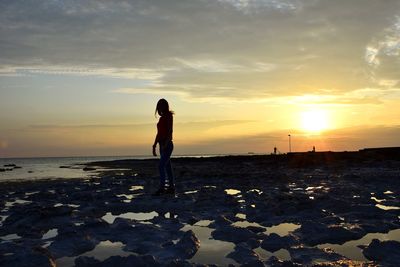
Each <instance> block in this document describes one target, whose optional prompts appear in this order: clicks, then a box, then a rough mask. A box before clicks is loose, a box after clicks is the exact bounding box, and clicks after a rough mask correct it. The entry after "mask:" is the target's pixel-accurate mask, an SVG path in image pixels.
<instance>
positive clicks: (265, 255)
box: [254, 247, 292, 261]
mask: <svg viewBox="0 0 400 267" xmlns="http://www.w3.org/2000/svg"><path fill="white" fill-rule="evenodd" d="M254 252H255V253H257V255H258V256H259V257H260V259H261V260H263V261H265V260H268V259H269V258H270V257H272V256H275V257H277V258H278V259H280V260H282V261H289V260H291V259H292V258H291V257H290V253H289V251H287V250H286V249H280V250H278V251H275V252H269V251H267V250H265V249H263V248H261V247H258V248H256V249H254Z"/></svg>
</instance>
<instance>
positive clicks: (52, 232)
mask: <svg viewBox="0 0 400 267" xmlns="http://www.w3.org/2000/svg"><path fill="white" fill-rule="evenodd" d="M57 235H58V229H57V228H53V229H50V230H49V231H47V233H45V234H44V235H43V236H42V239H49V238H53V237H56V236H57Z"/></svg>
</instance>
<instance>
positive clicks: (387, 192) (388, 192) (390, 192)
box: [383, 190, 394, 195]
mask: <svg viewBox="0 0 400 267" xmlns="http://www.w3.org/2000/svg"><path fill="white" fill-rule="evenodd" d="M383 193H384V194H385V195H391V194H394V193H393V192H392V191H390V190H388V191H385V192H383Z"/></svg>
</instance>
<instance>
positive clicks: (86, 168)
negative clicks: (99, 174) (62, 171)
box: [83, 167, 96, 171]
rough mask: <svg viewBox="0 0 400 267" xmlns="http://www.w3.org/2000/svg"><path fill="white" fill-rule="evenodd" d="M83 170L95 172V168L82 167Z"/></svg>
mask: <svg viewBox="0 0 400 267" xmlns="http://www.w3.org/2000/svg"><path fill="white" fill-rule="evenodd" d="M83 170H84V171H95V170H96V168H93V167H84V168H83Z"/></svg>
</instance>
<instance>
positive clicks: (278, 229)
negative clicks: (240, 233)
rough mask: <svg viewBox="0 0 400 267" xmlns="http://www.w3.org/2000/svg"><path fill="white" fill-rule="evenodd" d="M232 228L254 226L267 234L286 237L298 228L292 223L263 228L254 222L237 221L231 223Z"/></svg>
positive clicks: (297, 225)
mask: <svg viewBox="0 0 400 267" xmlns="http://www.w3.org/2000/svg"><path fill="white" fill-rule="evenodd" d="M232 225H233V226H236V227H242V228H245V227H248V226H256V227H261V228H264V229H265V231H266V232H267V234H272V233H275V234H277V235H280V236H286V235H288V234H289V233H290V232H293V231H294V230H296V229H298V228H300V225H299V224H294V223H281V224H278V225H274V226H271V227H265V226H263V225H261V224H259V223H256V222H249V221H238V222H234V223H232Z"/></svg>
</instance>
